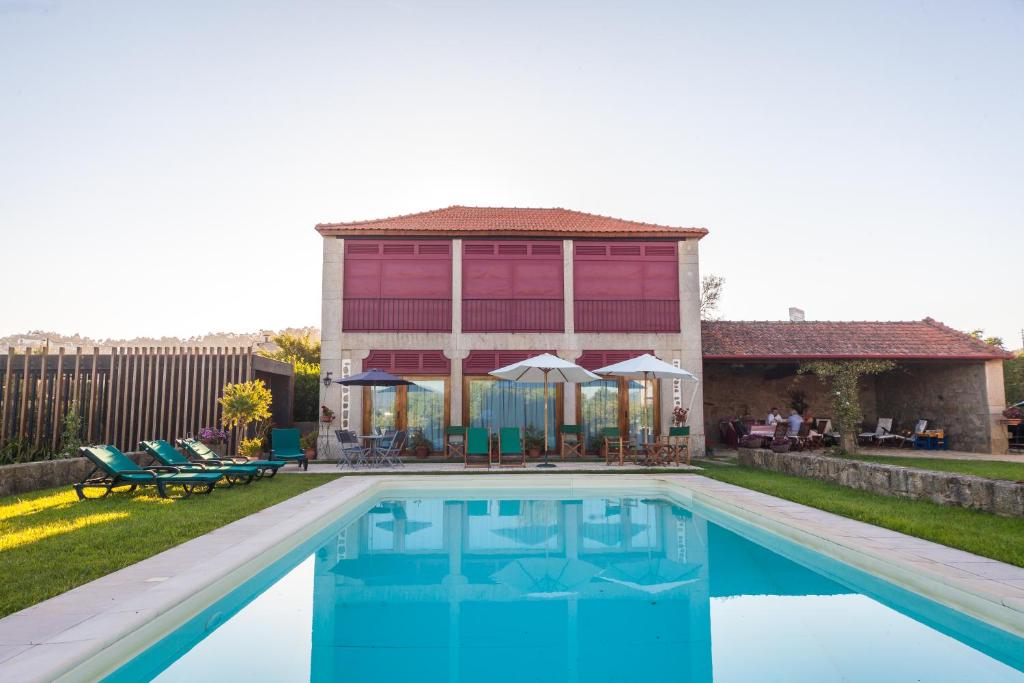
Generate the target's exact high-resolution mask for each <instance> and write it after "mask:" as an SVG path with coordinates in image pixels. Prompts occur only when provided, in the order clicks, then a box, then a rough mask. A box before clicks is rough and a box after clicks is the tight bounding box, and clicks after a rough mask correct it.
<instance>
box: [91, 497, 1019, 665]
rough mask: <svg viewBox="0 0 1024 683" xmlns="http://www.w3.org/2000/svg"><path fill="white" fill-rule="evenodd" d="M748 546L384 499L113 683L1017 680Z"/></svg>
mask: <svg viewBox="0 0 1024 683" xmlns="http://www.w3.org/2000/svg"><path fill="white" fill-rule="evenodd" d="M738 530H739V531H743V529H738ZM747 535H748V534H744V535H741V534H740V533H737V531H735V530H730V529H727V528H725V527H724V526H719V525H718V524H715V523H712V522H710V521H708V519H706V518H705V517H703V516H701V515H700V514H698V513H697V512H691V511H690V510H687V509H684V508H682V507H679V506H677V505H673V504H671V503H668V502H665V501H661V500H654V499H646V498H639V497H625V498H585V499H580V500H444V499H440V498H434V499H431V498H424V499H406V500H389V501H382V502H379V503H377V504H376V505H374V507H373V508H372V509H370V510H368V511H367V512H366V513H365V514H363V515H362V516H361V517H359V518H358V519H356V520H355V521H353V522H351V523H350V524H348V525H347V526H344V528H339V529H336V530H334V531H333V532H332V533H331V534H330V535H329V536H328V537H327V540H326V542H323V541H322V540H321V541H320V542H318V544H317V547H315V549H314V550H313V552H312V553H311V554H306V555H305V557H297V558H295V559H293V560H292V561H291V563H290V565H289V567H288V568H286V569H287V572H286V573H284V576H283V577H281V578H280V579H279V580H276V581H275V582H274V583H273V584H272V585H270V586H269V587H268V588H266V589H265V590H264V589H263V588H262V587H261V588H260V589H259V590H255V589H253V590H250V593H249V594H248V595H245V596H243V597H241V598H238V602H237V605H238V606H236V607H231V606H230V605H229V604H226V606H225V607H224V609H223V610H221V611H220V612H217V611H216V610H214V609H213V608H211V610H207V612H205V613H204V614H203V615H200V617H201V618H202V619H205V620H206V622H205V623H204V624H199V626H198V627H196V624H195V623H193V624H192V627H193V628H192V629H191V632H189V629H183V631H182V633H179V634H177V635H176V636H174V637H169V638H168V639H167V640H165V641H164V642H163V643H161V644H160V645H158V646H155V647H154V648H151V649H150V650H149V651H147V652H146V653H143V654H142V655H140V657H139V658H137V659H136V660H135V661H133V662H132V663H130V664H129V665H127V666H126V667H124V668H123V669H122V670H121V671H120V672H119V673H118V674H115V675H114V676H113V677H112V679H111V680H139V679H148V678H152V677H154V676H155V677H156V678H157V680H161V681H189V682H190V683H194V682H195V681H198V680H207V679H210V678H211V676H213V675H216V676H217V678H218V679H219V680H239V681H241V680H248V681H252V680H273V681H317V682H320V681H382V682H385V681H402V680H408V681H416V682H425V683H430V682H432V681H488V682H492V681H643V680H648V681H649V680H655V679H657V680H668V681H769V680H772V681H815V682H820V681H840V680H842V681H860V680H869V681H903V680H907V681H914V680H922V681H959V680H973V681H986V682H989V681H1020V680H1024V674H1022V673H1021V672H1020V670H1019V667H1020V666H1021V662H1020V661H1019V659H1017V660H1015V659H1014V655H1013V653H1014V652H1015V651H1018V650H1017V648H1019V647H1020V646H1021V641H1020V640H1018V639H1015V638H1013V637H1012V636H1009V635H1008V634H1005V633H1003V632H1000V631H996V630H995V629H992V628H991V627H988V626H984V625H982V624H980V623H979V622H976V621H973V620H969V619H967V618H965V617H962V616H960V615H957V614H956V613H954V612H952V611H951V610H948V609H945V608H942V607H939V606H938V605H935V604H934V603H929V602H927V601H924V600H922V599H921V598H918V597H916V596H913V595H912V594H909V593H907V592H906V591H902V590H901V589H897V588H894V587H892V586H890V585H888V584H881V582H877V584H878V585H877V586H876V585H875V583H876V582H874V580H872V579H871V578H870V577H866V576H865V575H863V574H860V573H857V572H856V571H854V570H850V569H849V568H845V569H844V568H843V567H842V566H841V565H838V563H834V562H832V561H830V560H826V559H825V558H822V557H821V556H820V555H817V556H815V555H814V554H813V553H810V551H806V549H804V550H802V551H801V550H800V549H799V547H795V548H796V550H795V551H794V548H793V547H788V549H787V551H786V552H782V550H783V548H782V545H781V544H780V545H779V547H778V548H776V547H775V546H771V547H772V548H773V549H769V548H768V547H765V545H761V544H759V543H756V542H753V541H752V540H748V538H747ZM759 540H760V539H759ZM761 542H763V541H761ZM769 545H771V544H769ZM775 550H779V551H780V552H775ZM804 554H806V556H807V557H808V558H810V560H808V561H803V560H802V555H804ZM790 557H793V558H795V559H789V558H790ZM810 566H813V567H815V569H814V570H812V569H811V568H809V567H810ZM243 588H244V587H243ZM250 588H251V587H250ZM243 593H244V591H243ZM222 621H223V623H221V622H222ZM211 629H213V630H211ZM241 651H245V652H249V653H250V654H248V655H246V656H245V657H240V658H235V657H226V653H231V652H236V653H237V652H241ZM1021 651H1024V650H1019V651H1018V655H1017V657H1018V658H1019V657H1020V656H1021V655H1020V654H1019V652H1021ZM174 660H176V661H174ZM1015 667H1018V668H1015Z"/></svg>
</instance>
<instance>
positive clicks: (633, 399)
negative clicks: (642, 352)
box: [627, 379, 655, 441]
mask: <svg viewBox="0 0 1024 683" xmlns="http://www.w3.org/2000/svg"><path fill="white" fill-rule="evenodd" d="M644 384H645V382H644V381H643V380H639V379H631V380H628V381H627V386H628V387H629V399H628V400H629V412H628V417H627V423H628V425H629V438H630V440H632V441H637V440H638V439H639V437H640V430H642V429H643V430H646V432H647V435H648V440H650V435H651V434H653V433H654V394H655V392H654V380H647V382H646V384H647V390H646V393H645V392H644ZM645 396H646V400H647V410H646V411H644V405H643V403H644V397H645ZM645 412H646V415H645V414H644V413H645Z"/></svg>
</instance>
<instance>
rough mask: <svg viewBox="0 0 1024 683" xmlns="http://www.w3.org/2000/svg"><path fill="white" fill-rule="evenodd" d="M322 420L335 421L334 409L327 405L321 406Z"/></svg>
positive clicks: (328, 422)
mask: <svg viewBox="0 0 1024 683" xmlns="http://www.w3.org/2000/svg"><path fill="white" fill-rule="evenodd" d="M320 421H321V422H326V423H327V424H330V423H331V422H334V411H333V410H331V409H330V408H328V407H327V406H320Z"/></svg>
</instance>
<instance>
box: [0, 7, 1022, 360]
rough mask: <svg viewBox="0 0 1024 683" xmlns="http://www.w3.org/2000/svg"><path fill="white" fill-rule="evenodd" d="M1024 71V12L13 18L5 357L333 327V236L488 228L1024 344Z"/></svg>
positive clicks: (214, 11)
mask: <svg viewBox="0 0 1024 683" xmlns="http://www.w3.org/2000/svg"><path fill="white" fill-rule="evenodd" d="M1022 74H1024V2H1022V1H1021V0H977V1H974V2H965V1H964V0H949V1H933V0H928V1H923V0H918V1H914V2H907V1H901V0H895V1H893V0H879V1H871V0H861V1H860V2H825V3H818V2H809V1H804V2H771V3H765V2H727V1H725V2H723V1H721V0H705V1H703V2H663V3H662V2H582V1H580V2H556V1H554V0H551V1H548V2H522V1H520V2H512V1H509V2H487V1H484V0H476V1H472V2H470V1H466V2H444V3H438V2H414V1H412V0H408V1H402V0H399V1H394V2H334V3H327V2H278V3H266V2H215V3H214V2H163V3H157V2H59V1H56V0H54V1H51V2H35V1H33V0H0V231H2V236H3V240H2V243H0V244H2V246H0V256H2V258H0V334H7V333H13V332H19V331H24V330H26V329H47V330H57V331H60V332H65V333H72V332H80V333H82V334H88V335H92V336H98V337H106V336H135V335H162V334H167V335H192V334H197V333H203V332H207V331H228V330H231V331H248V330H256V329H261V328H280V327H285V326H300V325H310V324H312V325H318V324H319V318H320V299H319V297H320V238H319V237H318V236H317V235H316V233H315V232H313V225H314V224H315V223H317V222H319V221H331V220H350V219H359V218H374V217H381V216H386V215H392V214H399V213H407V212H412V211H420V210H425V209H431V208H437V207H442V206H448V205H450V204H467V205H483V206H492V205H495V206H563V207H566V208H572V209H578V210H582V211H590V212H594V213H600V214H607V215H612V216H619V217H624V218H631V219H638V220H644V221H652V222H659V223H667V224H670V225H683V226H703V227H707V228H708V229H709V230H710V231H711V234H710V235H709V236H708V237H707V238H706V239H705V240H704V241H703V242H702V244H701V254H702V270H703V271H704V272H711V273H718V274H720V275H723V276H725V278H726V288H725V298H724V301H723V308H722V314H723V315H724V317H726V318H731V319H780V318H784V317H785V316H786V310H787V307H788V306H791V305H793V306H801V307H803V308H805V309H806V310H807V315H808V318H809V319H835V320H851V319H868V320H874V319H894V320H899V319H904V320H905V319H920V318H923V317H924V316H926V315H930V316H932V317H935V318H937V319H939V320H942V321H944V322H946V323H947V324H950V325H952V326H955V327H959V328H967V329H969V328H974V327H984V328H985V329H986V330H987V331H988V332H989V333H993V334H998V335H1001V336H1003V337H1005V338H1006V339H1007V342H1008V345H1010V346H1011V347H1019V346H1020V329H1021V328H1022V327H1024V315H1022V313H1021V311H1022V310H1024V306H1022V305H1021V303H1020V302H1021V298H1022V277H1021V263H1022V262H1024V233H1022V230H1021V221H1022V216H1024V190H1022V180H1024V135H1022V134H1024V89H1022Z"/></svg>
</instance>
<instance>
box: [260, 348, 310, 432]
mask: <svg viewBox="0 0 1024 683" xmlns="http://www.w3.org/2000/svg"><path fill="white" fill-rule="evenodd" d="M273 342H274V343H275V344H277V346H278V349H277V351H269V352H260V354H261V355H263V356H266V357H267V358H273V359H274V360H280V361H284V362H286V363H291V364H292V365H293V366H294V368H295V397H294V400H293V402H292V419H293V420H295V421H297V422H314V421H316V419H317V413H318V411H319V406H320V342H319V341H314V340H313V339H312V337H311V335H310V334H309V333H308V332H307V333H306V334H303V335H298V334H288V333H287V332H285V333H282V334H278V335H275V336H274V338H273Z"/></svg>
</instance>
